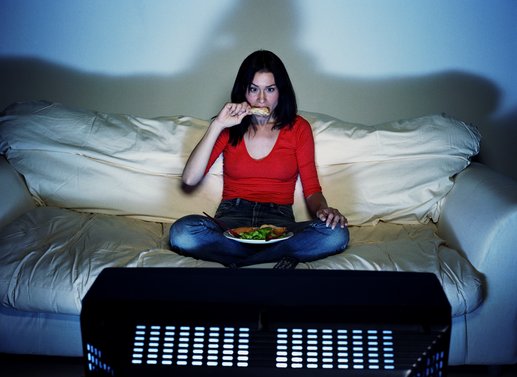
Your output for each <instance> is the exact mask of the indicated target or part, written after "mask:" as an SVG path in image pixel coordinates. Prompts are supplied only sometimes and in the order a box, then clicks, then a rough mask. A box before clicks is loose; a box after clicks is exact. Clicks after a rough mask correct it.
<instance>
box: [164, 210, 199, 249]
mask: <svg viewBox="0 0 517 377" xmlns="http://www.w3.org/2000/svg"><path fill="white" fill-rule="evenodd" d="M207 225H208V224H207V222H206V221H205V218H204V217H203V216H201V215H187V216H184V217H182V218H180V219H178V220H176V222H175V223H174V224H172V226H171V229H170V231H169V243H170V245H171V247H172V248H173V249H178V250H189V249H192V248H193V247H195V244H196V243H197V241H196V239H197V238H198V234H199V233H200V232H203V231H204V230H206V229H207Z"/></svg>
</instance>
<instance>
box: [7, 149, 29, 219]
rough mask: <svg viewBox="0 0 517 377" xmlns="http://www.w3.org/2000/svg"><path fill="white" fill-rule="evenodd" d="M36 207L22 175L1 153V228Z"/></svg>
mask: <svg viewBox="0 0 517 377" xmlns="http://www.w3.org/2000/svg"><path fill="white" fill-rule="evenodd" d="M34 207H35V204H34V201H33V200H32V197H31V194H30V193H29V190H28V189H27V186H26V185H25V182H24V181H23V179H22V177H21V176H20V175H19V174H18V172H17V171H16V170H15V169H14V168H13V167H12V166H11V165H10V164H9V162H7V160H6V159H5V157H4V156H2V155H0V228H2V227H3V226H4V225H6V224H8V223H10V222H11V221H12V220H14V219H15V218H16V217H18V216H20V215H21V214H22V213H24V212H26V211H28V210H29V209H31V208H34Z"/></svg>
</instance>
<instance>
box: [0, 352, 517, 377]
mask: <svg viewBox="0 0 517 377" xmlns="http://www.w3.org/2000/svg"><path fill="white" fill-rule="evenodd" d="M501 369H502V370H500V371H494V370H492V371H490V370H488V368H486V367H451V368H449V373H448V376H449V377H485V376H486V377H491V376H498V377H517V365H514V366H512V367H509V366H508V367H503V368H501ZM495 372H497V373H495ZM0 373H1V375H2V376H8V377H29V376H38V377H84V371H83V366H82V360H81V359H78V358H54V357H34V356H33V357H30V356H15V355H5V354H0Z"/></svg>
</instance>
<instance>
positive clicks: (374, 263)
mask: <svg viewBox="0 0 517 377" xmlns="http://www.w3.org/2000/svg"><path fill="white" fill-rule="evenodd" d="M435 230H436V227H435V225H434V224H427V225H422V224H418V225H396V224H385V223H380V224H378V225H376V226H362V227H351V228H350V232H351V243H350V245H349V247H348V248H347V250H346V251H345V252H344V253H341V254H339V255H335V256H331V257H328V258H325V259H322V260H320V261H315V262H310V263H305V264H300V265H299V268H319V269H328V268H333V269H351V270H383V271H416V272H418V271H421V272H432V273H434V274H436V276H438V279H439V280H440V282H441V284H442V286H443V287H444V291H445V294H446V295H447V297H448V299H449V301H450V303H451V306H452V313H453V315H461V314H463V313H466V312H470V311H472V310H474V309H475V308H476V307H477V306H478V305H479V304H480V302H481V289H480V286H481V284H480V276H479V274H478V273H477V272H476V271H475V270H474V268H473V267H472V266H471V265H470V264H469V263H468V261H467V260H466V259H464V258H463V257H461V255H460V254H459V253H458V252H456V251H454V250H451V249H449V248H447V247H446V246H445V245H444V243H443V241H441V240H440V239H439V238H438V237H437V236H436V235H435V234H434V232H435ZM167 243H168V225H165V224H161V223H153V222H148V221H143V220H138V219H130V218H126V217H122V216H111V215H104V214H87V213H80V212H76V211H70V210H66V209H62V208H53V207H39V208H35V209H33V210H31V211H29V212H27V213H26V214H24V215H22V216H21V217H19V218H18V219H17V220H15V221H14V222H12V223H11V224H9V225H7V226H6V227H4V228H3V229H1V230H0V250H1V252H0V298H1V302H2V305H5V306H8V307H12V308H14V309H17V310H22V311H33V312H51V313H68V314H79V313H80V310H81V300H82V298H83V297H84V295H85V294H86V292H87V290H88V288H89V287H90V286H91V284H92V283H93V281H94V280H95V278H96V277H97V276H98V274H99V273H100V272H101V271H102V269H104V268H106V267H219V268H222V267H223V266H222V265H220V264H218V263H213V262H206V261H201V260H196V259H193V258H189V257H183V256H180V255H178V254H176V253H174V252H172V251H170V250H168V248H167ZM252 267H253V268H257V267H265V268H271V267H272V264H264V265H258V266H252ZM176 288H177V287H170V289H176Z"/></svg>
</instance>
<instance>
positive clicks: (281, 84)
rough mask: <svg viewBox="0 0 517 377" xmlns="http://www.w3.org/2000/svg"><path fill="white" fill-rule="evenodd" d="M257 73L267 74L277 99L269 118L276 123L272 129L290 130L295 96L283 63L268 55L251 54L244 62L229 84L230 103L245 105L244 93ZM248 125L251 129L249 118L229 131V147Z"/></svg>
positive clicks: (294, 109)
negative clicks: (230, 91)
mask: <svg viewBox="0 0 517 377" xmlns="http://www.w3.org/2000/svg"><path fill="white" fill-rule="evenodd" d="M257 72H270V73H272V74H273V76H274V78H275V84H276V87H277V89H278V93H279V98H278V105H277V106H276V108H275V109H274V111H273V114H272V115H273V117H274V119H275V121H276V124H275V126H274V127H273V128H275V129H281V128H283V127H286V126H289V127H291V126H292V125H293V124H294V121H295V119H296V114H297V112H298V106H297V104H296V95H295V93H294V89H293V85H292V84H291V79H290V78H289V74H288V73H287V70H286V69H285V66H284V63H282V61H281V60H280V58H279V57H278V56H276V55H275V54H274V53H272V52H271V51H265V50H259V51H255V52H253V53H252V54H251V55H249V56H248V57H247V58H246V59H244V61H243V62H242V64H241V66H240V68H239V71H238V72H237V77H236V78H235V82H234V84H233V89H232V95H231V101H232V102H234V103H241V102H244V101H246V93H247V91H248V89H249V87H250V85H251V84H252V82H253V78H254V77H255V74H256V73H257ZM250 125H251V126H252V127H253V125H252V124H251V116H247V117H245V118H244V119H243V120H242V122H241V124H239V125H237V126H234V127H232V128H230V143H231V144H232V145H233V146H235V145H237V144H238V143H239V142H240V141H241V140H242V138H243V137H244V134H245V133H246V131H247V130H248V128H249V127H250Z"/></svg>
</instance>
